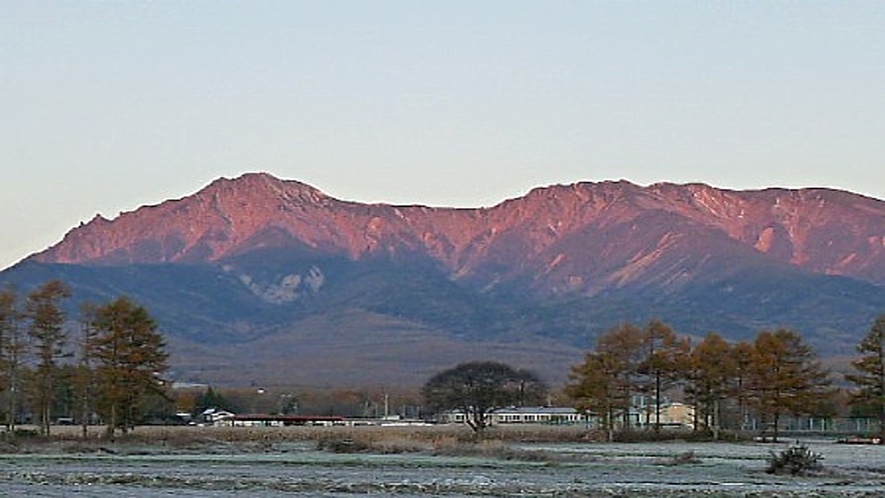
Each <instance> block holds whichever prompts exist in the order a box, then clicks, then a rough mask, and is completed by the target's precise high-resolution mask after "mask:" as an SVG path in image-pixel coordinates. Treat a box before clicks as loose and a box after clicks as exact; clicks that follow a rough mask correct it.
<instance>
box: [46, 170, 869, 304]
mask: <svg viewBox="0 0 885 498" xmlns="http://www.w3.org/2000/svg"><path fill="white" fill-rule="evenodd" d="M883 226H885V203H883V202H882V201H877V200H875V199H870V198H867V197H862V196H857V195H854V194H851V193H847V192H841V191H834V190H826V189H802V190H788V189H766V190H758V191H736V190H723V189H718V188H715V187H711V186H708V185H704V184H698V183H692V184H685V185H679V184H673V183H658V184H654V185H651V186H648V187H642V186H639V185H636V184H633V183H631V182H629V181H626V180H620V181H603V182H598V183H594V182H581V183H574V184H571V185H554V186H550V187H544V188H536V189H533V190H532V191H531V192H529V193H528V194H526V195H525V196H524V197H520V198H516V199H510V200H508V201H505V202H502V203H500V204H498V205H496V206H494V207H492V208H485V209H442V208H427V207H418V206H392V205H388V204H360V203H355V202H344V201H339V200H337V199H334V198H332V197H329V196H327V195H325V194H324V193H322V192H321V191H320V190H318V189H316V188H314V187H312V186H310V185H307V184H304V183H301V182H298V181H293V180H281V179H278V178H276V177H274V176H272V175H270V174H268V173H247V174H244V175H242V176H240V177H237V178H233V179H228V178H221V179H218V180H215V181H213V182H212V183H211V184H209V185H208V186H207V187H205V188H203V189H202V190H200V191H199V192H197V193H196V194H194V195H192V196H188V197H185V198H183V199H179V200H174V201H166V202H164V203H162V204H160V205H157V206H148V207H143V208H140V209H138V210H136V211H134V212H130V213H124V214H123V215H121V216H119V217H118V218H117V219H115V220H112V221H107V220H104V219H103V218H96V219H94V220H92V221H90V222H89V223H87V224H85V225H82V226H80V227H78V228H76V229H74V230H72V231H71V232H70V233H69V234H68V235H67V236H66V237H65V239H64V240H63V241H62V242H61V243H59V244H57V245H56V246H54V247H52V248H50V249H48V250H46V251H44V252H43V253H40V254H37V255H35V256H33V257H32V258H33V259H36V260H38V261H43V262H53V263H88V264H126V263H161V262H206V261H218V260H221V259H224V258H227V257H230V256H233V255H237V254H244V253H246V252H249V251H252V250H254V249H256V248H270V247H273V248H278V249H285V250H290V251H291V250H298V251H303V250H308V251H312V252H315V253H322V254H334V255H339V256H342V255H346V256H347V257H349V258H352V259H360V258H363V257H365V256H367V255H376V256H377V255H386V256H385V257H404V256H406V255H411V256H413V257H418V258H420V259H425V260H430V261H435V262H436V263H437V264H439V265H441V266H442V267H444V268H445V269H446V270H447V271H448V272H449V273H450V275H452V278H455V279H459V278H468V279H477V280H479V281H485V282H486V284H488V285H498V282H504V281H506V280H508V279H518V278H524V277H526V276H528V275H531V277H530V281H531V282H532V284H531V285H533V286H538V287H546V288H552V289H555V290H554V291H553V292H561V291H567V292H597V291H599V290H600V289H604V288H605V287H606V286H610V285H621V284H622V283H623V282H625V281H627V279H625V278H623V276H624V275H629V276H630V277H631V278H630V281H631V282H637V281H641V280H642V279H643V278H646V277H645V276H648V278H653V277H654V278H660V276H661V275H664V274H672V275H674V278H673V279H671V280H669V281H672V282H682V281H684V280H685V278H695V277H693V276H692V275H695V276H696V275H697V274H698V272H700V271H702V270H701V269H700V268H701V266H702V262H704V261H708V262H709V261H719V262H720V264H721V266H723V268H720V269H719V270H718V271H725V270H726V269H727V267H729V266H731V267H734V266H736V265H738V260H744V259H747V258H749V259H747V261H750V260H753V261H755V260H759V258H761V260H768V261H769V262H770V263H772V264H778V265H785V266H793V267H800V268H802V269H805V270H809V271H813V272H817V273H826V274H838V275H847V276H852V277H855V278H860V279H863V280H868V281H871V282H876V283H885V229H883V228H882V227H883ZM729 258H730V259H729ZM667 265H669V266H667ZM699 265H701V266H699ZM703 271H707V270H703ZM675 275H681V276H680V277H678V278H676V277H675ZM686 276H687V277H686Z"/></svg>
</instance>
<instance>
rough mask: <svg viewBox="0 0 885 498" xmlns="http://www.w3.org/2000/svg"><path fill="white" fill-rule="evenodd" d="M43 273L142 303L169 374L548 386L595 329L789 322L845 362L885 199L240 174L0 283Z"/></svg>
mask: <svg viewBox="0 0 885 498" xmlns="http://www.w3.org/2000/svg"><path fill="white" fill-rule="evenodd" d="M50 278H61V279H63V280H65V281H66V282H67V283H68V284H69V285H70V286H71V287H72V289H73V290H74V294H75V296H77V298H78V299H81V300H99V301H101V300H107V299H109V298H111V297H114V296H117V295H120V294H125V295H128V296H130V297H132V298H133V299H135V300H136V301H138V302H139V303H140V304H143V305H145V306H146V307H147V308H148V309H149V310H150V311H151V313H152V314H153V315H154V316H155V318H157V320H158V322H159V323H160V325H161V329H162V330H163V331H164V332H165V333H166V335H167V338H168V342H169V347H170V352H171V353H172V363H173V366H174V371H175V375H176V377H177V378H179V379H180V380H189V381H198V382H210V383H216V384H240V385H242V384H245V383H255V384H262V385H265V384H266V385H274V384H276V385H301V384H310V385H347V384H350V385H354V384H398V385H419V384H420V383H422V382H423V381H424V380H426V378H427V377H429V376H430V375H432V374H433V373H435V372H436V371H438V370H439V369H441V368H445V367H448V366H451V365H453V364H455V363H457V362H459V361H464V360H467V359H498V360H502V361H507V362H510V363H512V364H514V365H517V366H520V367H528V368H532V369H535V370H537V371H538V372H539V373H541V374H542V375H543V376H544V377H546V378H548V379H550V380H551V381H561V380H563V379H564V378H565V377H566V375H567V373H568V369H569V366H570V365H572V364H575V363H577V362H579V361H580V358H581V354H582V352H584V351H586V350H587V349H588V348H590V347H592V345H593V343H594V340H595V337H596V336H597V335H598V334H600V333H601V332H603V331H605V330H607V329H609V328H611V327H613V326H616V325H618V324H620V323H623V322H634V323H643V322H645V321H647V320H650V319H652V318H661V319H663V320H664V321H665V322H667V323H669V324H671V325H672V326H673V327H674V328H675V329H676V330H677V332H679V333H681V334H685V335H689V336H692V337H702V336H703V335H704V334H706V333H707V332H710V331H716V332H719V333H720V334H722V335H723V336H725V337H727V338H729V339H732V340H746V339H750V338H752V337H753V336H754V335H755V333H756V332H758V331H759V330H762V329H765V328H773V327H780V326H785V327H789V328H792V329H795V330H797V331H799V332H800V333H802V334H803V335H804V336H805V337H806V338H807V339H808V340H809V342H811V343H812V344H813V345H815V346H816V347H817V348H818V350H819V351H820V352H821V353H822V354H823V355H825V356H835V355H845V354H851V353H852V351H853V348H854V345H855V344H856V343H857V342H858V341H859V339H860V337H861V336H862V335H863V333H864V332H865V331H866V330H867V329H868V328H869V326H870V325H871V323H872V321H873V319H874V318H875V317H876V316H878V315H879V314H881V313H882V312H885V202H883V201H880V200H877V199H873V198H869V197H864V196H860V195H857V194H853V193H850V192H844V191H838V190H831V189H798V190H787V189H777V188H772V189H766V190H760V191H733V190H723V189H717V188H713V187H710V186H707V185H702V184H688V185H676V184H669V183H662V184H655V185H651V186H646V187H643V186H638V185H635V184H632V183H630V182H626V181H619V182H600V183H591V182H586V183H576V184H572V185H556V186H550V187H545V188H537V189H534V190H532V191H531V192H529V193H528V194H526V195H525V196H523V197H520V198H516V199H511V200H507V201H504V202H502V203H500V204H498V205H495V206H493V207H488V208H476V209H458V208H438V207H427V206H417V205H416V206H394V205H389V204H364V203H358V202H350V201H344V200H339V199H335V198H333V197H330V196H328V195H326V194H324V193H323V192H321V191H319V190H317V189H316V188H313V187H311V186H309V185H305V184H303V183H300V182H297V181H291V180H280V179H277V178H275V177H273V176H270V175H268V174H264V173H250V174H246V175H243V176H241V177H239V178H236V179H224V178H222V179H219V180H216V181H214V182H212V183H211V184H210V185H208V186H207V187H205V188H203V189H202V190H200V191H199V192H197V193H195V194H193V195H190V196H187V197H185V198H182V199H177V200H169V201H165V202H162V203H160V204H157V205H154V206H145V207H142V208H139V209H137V210H135V211H133V212H128V213H123V214H121V215H119V216H118V217H116V218H115V219H113V220H108V219H105V218H103V217H101V216H96V217H95V218H94V219H93V220H91V221H89V222H88V223H85V224H82V225H81V226H79V227H77V228H75V229H73V230H71V231H70V232H69V233H68V234H67V235H65V237H64V239H63V240H62V241H61V242H59V243H58V244H56V245H54V246H52V247H50V248H48V249H47V250H45V251H43V252H40V253H37V254H34V255H31V256H29V257H28V258H26V259H25V260H23V261H22V262H20V263H19V264H17V265H15V266H13V267H12V268H10V269H8V270H6V271H4V272H2V273H0V283H2V282H6V283H12V284H15V285H16V286H18V287H19V288H23V289H27V288H30V287H32V286H34V285H37V284H39V283H42V282H44V281H46V280H48V279H50ZM75 309H76V307H72V310H75ZM73 315H75V313H72V316H73Z"/></svg>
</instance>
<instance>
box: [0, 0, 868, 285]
mask: <svg viewBox="0 0 885 498" xmlns="http://www.w3.org/2000/svg"><path fill="white" fill-rule="evenodd" d="M252 171H265V172H268V173H271V174H273V175H275V176H277V177H279V178H283V179H291V180H299V181H302V182H305V183H308V184H310V185H312V186H314V187H317V188H319V189H320V190H322V191H323V192H325V193H326V194H328V195H331V196H333V197H337V198H340V199H347V200H354V201H362V202H387V203H393V204H425V205H430V206H456V207H475V206H491V205H495V204H497V203H499V202H501V201H503V200H505V199H508V198H513V197H518V196H521V195H523V194H525V193H526V192H528V191H529V190H531V189H532V188H534V187H539V186H548V185H553V184H567V183H573V182H577V181H603V180H617V179H627V180H630V181H632V182H634V183H638V184H641V185H647V184H652V183H657V182H664V181H668V182H676V183H688V182H703V183H707V184H710V185H713V186H716V187H721V188H729V189H759V188H766V187H791V188H792V187H832V188H838V189H845V190H850V191H853V192H857V193H862V194H865V195H869V196H872V197H877V198H880V199H885V2H881V1H878V0H870V1H851V0H838V1H814V0H803V1H787V0H782V1H771V2H765V1H728V2H726V1H721V2H718V1H712V0H710V1H706V0H704V1H701V0H698V1H688V0H685V1H666V0H661V1H631V0H624V1H592V0H585V1H559V0H544V1H540V0H539V1H522V0H486V1H482V0H481V1H476V0H471V1H459V0H446V1H440V2H431V1H412V0H409V1H393V0H392V1H373V0H359V1H349V0H322V1H320V0H317V1H299V0H285V1H261V0H244V1H223V0H216V1H208V0H193V1H184V0H175V1H172V0H169V1H163V0H153V1H138V0H130V1H123V0H103V1H86V0H81V1H74V0H54V1H44V0H0V202H2V210H0V228H2V233H3V235H2V238H0V268H5V267H8V266H10V265H12V264H14V263H15V262H17V261H19V260H21V259H23V258H25V257H27V256H28V255H30V254H32V253H34V252H37V251H40V250H43V249H45V248H46V247H48V246H50V245H52V244H55V243H57V242H58V241H60V240H61V239H62V237H63V236H64V234H65V233H66V232H67V231H68V230H70V229H72V228H73V227H75V226H77V225H79V224H80V223H82V222H87V221H89V220H90V219H92V218H93V217H94V216H95V215H96V214H101V215H103V216H105V217H107V218H114V217H116V216H118V215H119V213H121V212H126V211H132V210H135V209H137V208H138V207H139V206H142V205H148V204H158V203H160V202H162V201H164V200H166V199H173V198H181V197H184V196H187V195H190V194H192V193H194V192H196V191H198V190H199V189H200V188H202V187H204V186H205V185H207V184H208V183H210V182H211V181H212V180H214V179H216V178H219V177H222V176H224V177H228V178H232V177H237V176H239V175H241V174H243V173H246V172H252Z"/></svg>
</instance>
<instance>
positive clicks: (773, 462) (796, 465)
mask: <svg viewBox="0 0 885 498" xmlns="http://www.w3.org/2000/svg"><path fill="white" fill-rule="evenodd" d="M823 459H824V457H823V455H820V454H818V453H815V452H813V451H811V450H810V449H808V447H807V446H805V445H804V444H798V443H797V444H795V445H793V446H790V447H789V448H787V449H785V450H783V451H781V452H780V453H775V452H773V451H772V452H771V456H769V458H768V469H766V472H768V473H769V474H790V475H793V476H798V475H807V474H811V473H816V472H820V471H821V470H823V464H822V463H820V462H821V460H823Z"/></svg>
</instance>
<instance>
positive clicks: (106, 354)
mask: <svg viewBox="0 0 885 498" xmlns="http://www.w3.org/2000/svg"><path fill="white" fill-rule="evenodd" d="M94 326H95V329H96V332H97V333H96V336H95V338H94V341H93V342H92V355H91V356H92V358H94V361H95V365H96V369H95V375H96V381H97V388H98V401H99V402H98V409H99V413H100V414H101V415H102V416H103V418H104V419H105V422H106V423H107V430H108V435H109V436H111V437H113V436H114V434H115V432H116V431H117V430H119V431H121V432H122V433H123V434H125V433H127V432H128V431H129V430H131V429H133V428H134V427H135V424H136V423H137V422H138V420H139V417H140V416H141V414H142V413H141V412H142V410H143V408H144V406H143V404H144V402H145V400H146V399H147V398H148V397H149V396H151V395H152V394H161V395H162V394H163V393H162V386H161V383H160V382H159V379H158V378H157V376H158V375H159V374H160V373H162V372H164V371H165V370H166V368H167V365H166V360H167V354H166V352H165V351H164V349H165V344H164V342H163V338H162V336H161V335H160V333H159V332H158V330H157V324H156V322H155V321H154V320H153V318H151V316H150V315H149V314H148V312H147V310H146V309H145V308H143V307H141V306H138V305H136V304H134V303H133V302H132V301H130V300H129V299H128V298H126V297H120V298H117V299H116V300H114V301H112V302H110V303H108V304H106V305H104V306H100V307H98V308H97V309H96V311H95V322H94Z"/></svg>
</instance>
